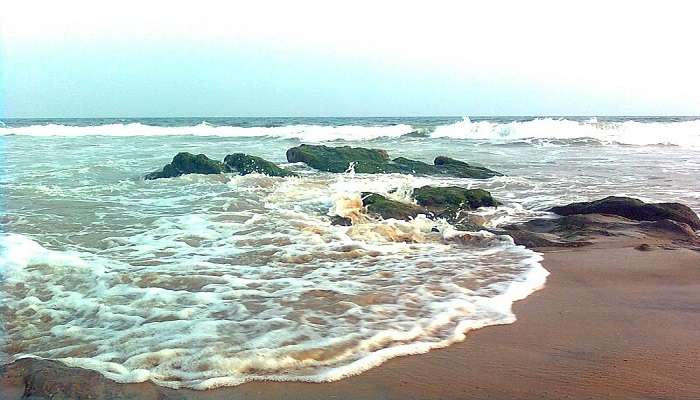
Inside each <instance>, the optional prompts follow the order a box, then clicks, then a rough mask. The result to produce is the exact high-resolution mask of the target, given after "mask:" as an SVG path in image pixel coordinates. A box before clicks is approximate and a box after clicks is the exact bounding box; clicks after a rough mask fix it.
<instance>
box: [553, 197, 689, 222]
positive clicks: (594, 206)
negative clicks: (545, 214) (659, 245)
mask: <svg viewBox="0 0 700 400" xmlns="http://www.w3.org/2000/svg"><path fill="white" fill-rule="evenodd" d="M550 211H552V212H554V213H556V214H559V215H572V214H610V215H618V216H621V217H625V218H629V219H633V220H636V221H659V220H663V219H670V220H672V221H676V222H681V223H684V224H688V225H689V226H690V227H691V228H693V229H696V230H697V229H700V219H699V218H698V216H697V214H695V212H693V210H691V209H690V207H688V206H686V205H684V204H680V203H645V202H643V201H641V200H639V199H634V198H631V197H615V196H610V197H606V198H604V199H600V200H595V201H586V202H580V203H571V204H568V205H565V206H559V207H553V208H551V209H550Z"/></svg>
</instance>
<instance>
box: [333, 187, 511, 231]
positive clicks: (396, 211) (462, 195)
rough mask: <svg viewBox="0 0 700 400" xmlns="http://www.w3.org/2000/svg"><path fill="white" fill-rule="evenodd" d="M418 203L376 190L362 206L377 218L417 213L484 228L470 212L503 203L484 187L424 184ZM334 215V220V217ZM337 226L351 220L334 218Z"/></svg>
mask: <svg viewBox="0 0 700 400" xmlns="http://www.w3.org/2000/svg"><path fill="white" fill-rule="evenodd" d="M413 194H414V197H415V199H416V201H417V203H418V204H412V203H406V202H401V201H396V200H391V199H389V198H387V197H385V196H382V195H380V194H377V193H369V192H365V193H362V205H363V206H364V207H365V208H366V210H367V214H369V215H370V216H373V217H375V218H382V219H392V218H393V219H399V220H405V221H408V220H411V219H414V218H416V217H417V216H418V215H421V214H423V215H425V216H426V217H428V218H430V219H445V220H446V221H447V222H449V223H450V224H452V225H454V226H455V227H456V228H457V229H460V230H465V231H478V230H481V229H483V228H482V226H480V225H479V224H478V223H476V222H475V221H474V220H473V219H472V218H470V214H469V213H468V211H470V210H474V209H477V208H479V207H492V206H497V205H498V204H500V203H499V202H498V201H496V200H495V199H494V198H493V197H491V194H490V193H489V192H487V191H485V190H482V189H465V188H460V187H457V186H447V187H433V186H423V187H421V188H418V189H415V190H414V191H413ZM333 218H335V219H333ZM332 221H333V224H334V225H346V224H347V222H348V221H345V220H344V219H343V220H341V219H340V217H332Z"/></svg>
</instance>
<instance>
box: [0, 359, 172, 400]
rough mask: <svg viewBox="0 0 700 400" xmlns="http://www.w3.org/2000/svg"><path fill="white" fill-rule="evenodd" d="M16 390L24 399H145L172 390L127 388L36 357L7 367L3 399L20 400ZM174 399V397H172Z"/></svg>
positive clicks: (0, 390)
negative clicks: (15, 393)
mask: <svg viewBox="0 0 700 400" xmlns="http://www.w3.org/2000/svg"><path fill="white" fill-rule="evenodd" d="M14 389H21V390H22V392H21V398H22V399H36V400H39V399H55V400H61V399H65V400H68V399H96V400H98V399H102V400H107V399H143V400H156V399H163V398H166V394H169V393H172V392H174V391H173V390H172V389H166V388H161V387H158V386H155V385H148V384H129V385H124V384H120V383H117V382H115V381H112V380H109V379H107V378H105V377H104V376H102V375H101V374H100V373H98V372H95V371H91V370H87V369H82V368H72V367H68V366H66V365H64V364H62V363H60V362H58V361H51V360H42V359H34V358H23V359H19V360H17V361H15V362H13V363H12V364H10V365H8V366H6V369H5V370H4V371H2V374H1V376H0V399H3V400H5V399H7V400H10V399H19V398H20V396H17V397H15V396H13V395H12V394H13V393H12V392H13V391H15V390H14ZM168 398H170V397H168Z"/></svg>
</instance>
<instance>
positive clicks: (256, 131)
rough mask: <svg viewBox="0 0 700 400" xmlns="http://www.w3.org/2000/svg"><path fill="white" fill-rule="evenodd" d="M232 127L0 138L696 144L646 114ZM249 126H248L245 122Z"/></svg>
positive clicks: (55, 130)
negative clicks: (427, 139)
mask: <svg viewBox="0 0 700 400" xmlns="http://www.w3.org/2000/svg"><path fill="white" fill-rule="evenodd" d="M244 122H246V124H247V125H246V126H238V125H234V123H235V121H231V120H226V121H225V122H222V123H220V124H212V123H208V122H206V121H202V122H198V123H193V124H191V125H181V126H168V125H157V124H149V123H146V122H119V123H108V124H88V125H84V124H80V125H71V124H70V123H65V122H64V123H61V122H59V121H50V122H47V123H44V124H31V125H26V124H10V125H0V136H7V135H21V136H32V137H67V138H79V137H89V136H98V137H99V136H107V137H164V136H196V137H219V138H261V137H265V138H280V139H296V140H300V141H305V142H314V143H319V142H327V141H336V140H345V141H366V140H375V139H395V138H400V137H403V136H425V135H427V136H428V137H430V138H436V139H469V140H477V141H489V142H497V143H512V142H517V143H530V144H542V143H545V144H547V143H582V142H585V140H594V141H596V143H598V144H602V145H634V146H648V145H672V146H684V147H692V148H699V147H700V119H697V118H681V119H679V120H662V119H661V120H659V119H652V120H649V118H640V119H639V120H635V119H634V118H626V119H622V120H621V119H614V118H613V119H609V120H608V119H599V118H597V117H592V118H586V119H581V118H575V119H574V118H572V119H567V118H554V117H548V118H533V119H513V120H510V121H507V120H506V121H504V120H500V119H494V120H492V119H479V120H477V121H472V120H471V119H470V118H469V117H464V118H463V119H462V120H461V121H458V122H454V123H443V122H441V120H440V122H437V121H436V122H431V123H430V124H427V125H426V122H424V121H422V120H420V119H418V120H416V121H411V122H414V123H416V124H420V126H414V125H412V124H410V123H387V122H383V123H377V121H375V120H373V119H371V118H370V119H358V122H362V125H353V124H336V125H334V124H328V125H326V124H312V123H300V124H296V123H291V124H288V125H280V126H255V122H254V121H253V122H251V121H247V120H244ZM250 124H253V125H252V126H250Z"/></svg>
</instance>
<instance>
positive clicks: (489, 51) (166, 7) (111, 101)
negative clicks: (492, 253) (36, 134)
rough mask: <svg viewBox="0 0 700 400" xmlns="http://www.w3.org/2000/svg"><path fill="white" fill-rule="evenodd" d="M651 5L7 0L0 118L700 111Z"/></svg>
mask: <svg viewBox="0 0 700 400" xmlns="http://www.w3.org/2000/svg"><path fill="white" fill-rule="evenodd" d="M648 3H652V4H646V3H645V2H641V1H637V2H627V1H615V2H612V1H596V0H592V1H528V2H525V1H488V2H486V1H482V2H468V1H439V0H433V1H416V2H413V1H383V2H380V1H377V0H375V1H364V0H359V1H352V2H350V1H344V2H340V1H306V0H297V1H293V2H292V1H274V2H273V1H266V0H256V1H254V2H253V1H220V2H219V1H206V0H202V1H196V2H193V1H189V2H177V1H159V0H152V1H143V0H142V1H130V0H122V1H118V2H117V1H113V2H106V1H105V2H95V1H70V0H64V1H61V2H49V1H31V0H17V1H12V0H0V10H2V11H1V12H0V35H1V36H0V85H1V86H0V117H4V118H11V117H23V118H40V117H44V118H62V117H176V116H420V115H451V116H478V115H482V116H483V115H700V51H698V38H700V22H699V18H700V17H698V16H699V15H700V2H695V1H687V2H681V1H673V0H666V1H663V2H661V1H658V2H648Z"/></svg>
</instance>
